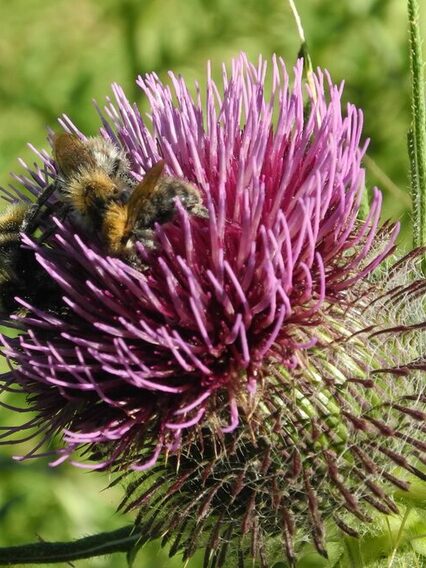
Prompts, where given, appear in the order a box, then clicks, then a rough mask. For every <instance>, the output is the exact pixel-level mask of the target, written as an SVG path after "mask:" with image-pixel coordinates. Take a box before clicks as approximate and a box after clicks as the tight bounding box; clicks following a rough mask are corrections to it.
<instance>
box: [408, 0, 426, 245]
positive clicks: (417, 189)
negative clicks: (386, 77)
mask: <svg viewBox="0 0 426 568" xmlns="http://www.w3.org/2000/svg"><path fill="white" fill-rule="evenodd" d="M408 20H409V39H410V70H411V83H412V92H411V97H412V99H411V108H412V130H411V131H410V133H409V135H408V153H409V158H410V173H411V175H410V178H411V179H410V186H411V197H412V201H413V244H414V246H415V247H419V246H425V245H426V109H425V93H424V72H423V65H424V63H423V57H422V41H421V34H420V26H419V6H418V1H417V0H408ZM411 132H412V133H411Z"/></svg>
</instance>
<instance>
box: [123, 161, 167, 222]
mask: <svg viewBox="0 0 426 568" xmlns="http://www.w3.org/2000/svg"><path fill="white" fill-rule="evenodd" d="M164 166H165V161H164V160H160V161H159V162H157V163H156V164H154V165H153V166H152V168H151V169H150V170H148V171H147V172H146V174H145V177H144V178H143V180H141V181H140V182H139V183H138V185H137V186H136V187H135V189H134V190H133V193H132V195H131V196H130V198H129V201H128V203H127V211H128V214H127V223H126V232H131V231H132V229H133V227H134V226H135V225H136V223H137V220H138V218H139V217H140V214H141V212H142V211H143V208H144V207H145V205H146V202H147V201H149V199H150V197H151V195H152V194H153V193H154V191H155V189H156V187H157V184H158V180H159V179H160V177H161V175H162V173H163V170H164Z"/></svg>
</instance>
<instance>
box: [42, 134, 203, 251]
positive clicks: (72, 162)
mask: <svg viewBox="0 0 426 568" xmlns="http://www.w3.org/2000/svg"><path fill="white" fill-rule="evenodd" d="M53 155H54V158H55V160H56V163H57V166H58V168H59V177H58V182H57V185H58V191H59V194H60V196H61V197H60V199H61V200H62V201H63V203H64V205H65V207H66V210H67V211H68V215H69V217H70V218H71V219H72V220H73V222H75V223H76V224H77V225H78V226H80V227H81V228H82V229H83V230H85V231H86V232H89V233H92V234H96V235H97V236H98V237H99V238H100V240H101V243H102V245H103V246H104V248H105V250H106V252H107V254H112V255H116V256H120V257H123V258H127V259H130V258H131V257H134V248H135V243H136V241H140V242H142V243H143V244H144V245H146V246H148V247H152V246H154V242H153V234H154V233H153V228H154V226H155V223H160V224H161V223H164V222H167V221H170V220H171V219H172V218H173V215H174V213H175V211H176V198H178V199H179V200H180V202H181V204H182V206H183V207H184V208H185V209H186V210H187V211H188V212H190V213H191V214H193V215H196V216H200V217H206V216H207V210H206V208H205V207H204V206H203V204H202V199H201V195H200V192H199V191H198V189H197V188H196V187H194V186H193V185H191V184H190V183H188V182H186V181H184V180H181V179H179V178H175V177H171V176H166V175H163V170H164V165H165V164H164V161H159V162H157V163H156V164H155V165H154V166H153V167H152V168H151V169H150V170H148V172H147V173H146V175H145V177H144V178H143V179H142V180H141V181H140V182H139V183H135V182H134V181H132V179H131V177H130V174H129V164H128V162H127V159H126V157H125V155H124V153H123V152H122V151H120V150H118V149H117V148H116V147H115V146H114V145H113V144H112V142H108V141H106V140H104V139H103V138H100V137H97V138H92V139H88V140H87V141H82V140H80V139H79V138H78V137H77V136H75V135H73V134H66V133H64V134H60V135H58V136H57V137H56V138H55V140H54V145H53Z"/></svg>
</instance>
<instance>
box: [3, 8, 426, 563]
mask: <svg viewBox="0 0 426 568" xmlns="http://www.w3.org/2000/svg"><path fill="white" fill-rule="evenodd" d="M297 4H298V8H299V11H300V14H301V16H302V21H303V25H304V28H305V33H306V36H307V39H308V43H309V47H310V52H311V56H312V59H313V62H314V65H319V66H321V67H326V68H327V69H329V71H330V72H331V75H332V77H333V79H334V80H335V81H336V82H339V81H341V80H343V79H345V81H346V90H345V100H348V101H351V102H353V103H355V104H357V105H358V106H360V107H362V108H363V109H364V112H365V129H364V134H365V136H366V137H370V138H371V143H370V147H369V152H368V158H367V159H366V162H365V165H366V166H367V169H368V178H367V179H368V185H369V187H372V186H373V185H378V186H379V187H380V188H381V189H382V190H383V192H384V197H385V216H386V217H390V218H393V219H402V221H403V232H402V235H401V243H402V245H403V246H409V244H410V229H411V227H410V224H411V223H410V212H409V208H410V199H409V196H408V193H407V189H408V160H407V153H406V133H407V130H408V127H409V123H410V103H409V94H410V84H409V73H408V48H407V16H406V2H405V0H299V1H298V3H297ZM422 16H423V29H424V30H425V29H426V25H425V24H426V21H425V17H426V10H423V15H422ZM0 22H1V34H0V185H3V186H7V185H8V184H9V183H10V181H11V179H10V177H9V172H10V171H15V172H17V171H20V166H19V164H18V162H17V157H22V158H23V159H24V160H25V161H27V162H29V163H31V162H32V161H33V157H32V154H31V151H30V150H29V149H28V148H27V146H26V143H27V142H31V143H33V144H34V145H35V146H38V147H40V146H42V147H46V128H47V126H50V127H53V128H56V125H57V123H56V119H57V117H58V116H59V115H60V114H61V113H63V112H65V113H67V114H68V115H69V116H70V117H71V118H72V119H73V121H74V122H75V123H76V124H77V125H78V126H79V127H80V128H81V129H82V130H83V131H85V132H86V133H88V134H94V133H95V132H96V130H97V128H98V126H99V123H98V119H97V115H96V113H95V111H94V108H93V106H92V104H91V101H92V99H96V100H97V101H98V102H99V103H100V104H102V103H103V102H104V100H105V97H106V96H107V95H109V94H110V84H111V83H112V82H113V81H117V82H119V83H121V84H122V85H123V86H124V88H125V90H126V91H127V93H128V96H129V98H130V99H133V100H135V101H136V102H137V103H138V104H140V105H141V106H142V107H143V108H144V105H145V102H144V100H143V97H142V95H141V93H140V92H139V91H138V89H137V88H136V86H135V81H134V79H135V77H136V75H138V74H143V73H145V72H148V71H151V70H155V71H156V72H157V73H158V74H159V75H160V76H162V77H163V78H166V73H167V70H168V69H173V70H174V71H176V72H179V73H182V74H183V75H184V76H185V78H186V79H187V81H189V83H191V84H192V82H193V81H194V80H198V81H200V83H201V84H202V83H203V78H204V75H205V66H206V61H207V60H208V59H210V60H212V62H213V64H216V75H217V76H218V75H219V73H220V69H219V63H221V62H222V61H225V62H229V61H230V59H231V58H232V57H233V56H235V55H236V54H238V53H239V52H240V51H242V50H244V51H247V52H248V54H249V56H251V57H252V58H253V59H256V58H257V55H258V54H259V52H260V53H262V54H263V55H264V56H266V57H269V56H270V55H271V54H272V53H278V54H281V55H283V56H284V57H285V59H286V60H287V62H288V64H289V65H290V66H291V65H292V63H293V62H294V61H295V59H296V56H297V52H298V50H299V38H298V35H297V32H296V28H295V24H294V20H293V17H292V15H291V12H290V9H289V7H288V4H287V1H286V0H122V1H120V0H75V1H72V2H71V1H69V0H14V1H13V2H8V1H6V0H0ZM13 421H16V418H15V417H14V416H12V414H11V413H9V412H8V411H6V410H3V409H1V410H0V424H6V423H7V424H9V423H11V422H13ZM28 448H29V446H28ZM24 450H25V447H16V448H9V447H7V446H6V447H5V446H0V546H1V545H3V546H4V545H8V544H18V543H21V542H22V543H23V542H27V541H34V540H37V539H38V538H40V539H43V540H60V539H70V538H73V537H78V536H84V535H87V534H91V533H94V532H98V531H101V530H112V529H113V528H116V527H119V526H121V525H122V524H124V522H125V521H126V520H125V519H123V518H122V517H121V516H119V515H117V514H116V513H115V507H116V505H117V503H118V501H119V499H120V497H121V489H120V488H115V489H114V490H111V489H110V490H105V491H102V490H103V489H104V488H105V487H106V485H107V484H108V478H107V476H105V475H100V474H97V473H88V472H82V471H79V470H75V469H73V468H71V467H67V466H61V467H60V468H57V469H50V468H48V466H47V462H46V460H38V461H36V462H32V463H26V464H17V463H14V462H13V461H12V460H11V459H10V456H11V455H12V454H13V453H22V452H23V451H24ZM128 521H131V519H130V517H129V519H128ZM409 562H410V561H409ZM136 565H137V566H141V567H148V568H151V567H154V568H161V567H162V566H164V567H173V566H176V567H177V566H181V565H182V562H181V560H180V559H179V558H177V559H172V560H169V559H168V558H167V554H166V553H165V552H163V551H159V550H158V549H157V547H156V546H155V545H153V546H151V547H149V548H146V549H144V551H143V552H142V553H141V554H140V556H139V557H138V560H137V563H136ZM198 565H200V564H199V563H198V561H197V560H194V561H193V562H191V564H190V566H193V567H195V566H198ZM316 565H318V564H313V565H312V566H316ZM396 565H397V564H394V566H396ZM398 565H399V564H398ZM404 565H405V564H404ZM406 565H407V566H411V565H413V566H415V564H406ZM419 565H420V564H419ZM78 566H81V567H84V566H88V567H90V566H94V567H110V566H111V567H118V568H119V567H121V566H125V561H124V559H123V558H122V557H120V556H116V557H114V558H101V559H93V560H90V561H82V562H80V563H79V564H78Z"/></svg>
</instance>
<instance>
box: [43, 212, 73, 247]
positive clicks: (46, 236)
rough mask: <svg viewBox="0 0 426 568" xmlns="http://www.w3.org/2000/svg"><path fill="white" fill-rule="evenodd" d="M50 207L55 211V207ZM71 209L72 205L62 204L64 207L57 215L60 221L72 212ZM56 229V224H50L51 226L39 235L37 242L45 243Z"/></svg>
mask: <svg viewBox="0 0 426 568" xmlns="http://www.w3.org/2000/svg"><path fill="white" fill-rule="evenodd" d="M49 209H50V210H51V211H53V207H51V208H49ZM70 210H71V207H70V206H69V205H62V207H61V208H60V209H59V211H58V212H57V213H56V215H55V217H57V218H58V219H59V220H60V221H64V220H65V219H66V218H67V215H68V213H69V212H70ZM56 230H57V228H56V226H53V225H52V224H50V227H48V228H47V229H46V230H45V231H44V233H43V234H42V235H41V236H40V237H39V239H38V240H37V242H38V243H39V244H43V243H44V242H46V241H47V240H48V239H49V237H51V236H52V235H53V234H54V233H55V232H56Z"/></svg>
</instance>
